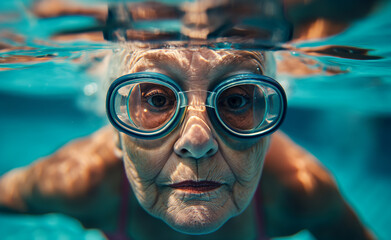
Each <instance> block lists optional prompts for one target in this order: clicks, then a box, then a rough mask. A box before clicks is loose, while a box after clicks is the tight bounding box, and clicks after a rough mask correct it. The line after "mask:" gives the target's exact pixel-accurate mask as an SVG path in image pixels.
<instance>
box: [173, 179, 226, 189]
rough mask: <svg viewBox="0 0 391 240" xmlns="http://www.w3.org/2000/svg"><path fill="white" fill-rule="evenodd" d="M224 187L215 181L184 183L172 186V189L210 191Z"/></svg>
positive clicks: (189, 181) (190, 181)
mask: <svg viewBox="0 0 391 240" xmlns="http://www.w3.org/2000/svg"><path fill="white" fill-rule="evenodd" d="M221 185H222V183H219V182H215V181H192V180H188V181H183V182H178V183H173V184H170V187H172V188H177V189H185V190H186V189H187V190H195V191H210V190H213V189H215V188H218V187H220V186H221Z"/></svg>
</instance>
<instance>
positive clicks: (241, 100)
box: [224, 94, 249, 110]
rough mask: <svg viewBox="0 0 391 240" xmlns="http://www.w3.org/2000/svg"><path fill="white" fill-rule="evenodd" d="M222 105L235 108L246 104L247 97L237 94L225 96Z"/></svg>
mask: <svg viewBox="0 0 391 240" xmlns="http://www.w3.org/2000/svg"><path fill="white" fill-rule="evenodd" d="M224 102H225V103H224V105H225V106H226V107H228V108H230V109H233V110H236V109H240V108H242V107H244V106H246V105H247V104H248V102H249V100H248V98H247V97H245V96H242V95H239V94H235V95H231V96H228V97H226V98H225V101H224Z"/></svg>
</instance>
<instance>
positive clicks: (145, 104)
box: [0, 48, 372, 240]
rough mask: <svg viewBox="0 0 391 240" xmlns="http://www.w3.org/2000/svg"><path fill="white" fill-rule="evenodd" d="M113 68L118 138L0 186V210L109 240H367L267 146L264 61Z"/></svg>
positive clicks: (196, 56)
mask: <svg viewBox="0 0 391 240" xmlns="http://www.w3.org/2000/svg"><path fill="white" fill-rule="evenodd" d="M121 61H122V63H121V66H124V68H123V69H122V70H121V74H118V73H117V77H119V78H118V79H117V80H115V81H113V83H112V84H111V86H110V88H109V91H108V94H107V114H108V117H109V119H110V122H111V123H112V125H113V126H114V127H115V128H116V130H117V131H113V130H112V129H111V128H109V127H107V128H104V129H102V130H100V131H98V132H97V133H95V134H93V135H92V136H91V137H88V138H85V139H81V140H76V141H74V142H72V143H70V144H69V145H67V146H65V147H63V148H62V149H60V150H59V151H58V152H56V153H54V154H53V155H52V156H49V157H47V158H44V159H42V160H40V161H37V162H35V163H33V164H32V165H31V166H29V167H26V168H22V169H16V170H13V171H11V172H9V173H8V174H6V175H5V176H3V177H2V178H1V180H0V204H1V206H2V209H3V210H8V211H14V212H21V213H36V214H38V213H48V212H61V213H64V214H68V215H70V216H73V217H75V218H77V219H79V220H80V221H81V223H82V224H83V225H84V226H85V227H93V228H100V229H102V230H103V231H104V232H105V234H106V235H107V236H108V238H109V239H119V238H121V237H123V238H124V239H125V238H128V239H241V240H242V239H267V238H271V237H277V236H287V235H291V234H295V233H297V232H299V231H301V230H303V229H308V230H309V231H310V232H311V233H312V234H313V235H314V236H315V237H316V238H317V239H372V235H371V234H370V233H369V232H368V231H367V230H366V228H365V227H364V226H363V225H362V223H361V222H360V221H359V219H358V217H357V216H356V214H355V213H354V212H353V211H352V209H351V208H350V207H349V206H348V204H347V203H346V202H345V201H344V200H343V198H342V197H341V195H340V193H339V191H338V189H337V187H336V185H335V183H334V181H333V179H332V177H331V176H330V175H329V174H328V172H327V171H326V170H324V168H323V167H322V166H321V165H320V163H319V162H317V160H316V159H314V157H313V156H311V155H310V154H309V153H308V152H306V151H304V150H303V149H301V148H300V147H299V146H297V145H296V144H294V143H293V142H292V141H291V140H289V139H288V138H287V137H286V136H285V135H283V134H282V133H279V132H277V133H274V134H273V135H271V133H273V132H274V131H275V130H276V129H277V128H278V127H279V125H280V124H281V121H282V120H283V117H284V113H285V109H286V99H285V94H284V90H283V88H282V87H281V86H280V85H279V84H278V83H277V82H276V81H275V80H273V78H272V77H273V74H274V70H275V69H274V66H273V59H272V55H271V54H268V53H264V52H248V51H227V50H224V51H217V50H210V49H206V48H199V49H187V50H180V49H177V50H144V51H141V50H140V51H135V52H133V53H132V54H130V55H126V56H125V57H124V58H123V59H122V60H121ZM121 160H122V161H121ZM261 175H262V178H261ZM129 183H130V184H129ZM129 185H130V186H129ZM131 192H132V193H133V194H131Z"/></svg>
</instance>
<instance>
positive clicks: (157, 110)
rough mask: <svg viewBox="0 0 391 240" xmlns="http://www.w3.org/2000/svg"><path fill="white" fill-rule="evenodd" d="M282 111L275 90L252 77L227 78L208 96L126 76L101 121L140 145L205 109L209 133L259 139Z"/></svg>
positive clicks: (151, 76) (152, 77)
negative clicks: (141, 140) (190, 112)
mask: <svg viewBox="0 0 391 240" xmlns="http://www.w3.org/2000/svg"><path fill="white" fill-rule="evenodd" d="M286 107H287V101H286V96H285V92H284V90H283V88H282V87H281V86H280V84H278V83H277V82H276V81H275V80H274V79H272V78H270V77H267V76H263V75H257V74H239V75H235V76H231V77H228V78H227V79H225V80H224V81H222V82H220V83H219V84H218V85H217V86H216V87H214V89H213V90H212V91H204V90H191V91H183V90H182V89H181V88H180V86H179V85H178V84H177V83H176V82H175V81H174V80H172V79H171V78H169V77H168V76H166V75H163V74H160V73H153V72H140V73H132V74H127V75H124V76H122V77H120V78H118V79H116V80H115V81H114V82H113V83H112V84H111V86H110V88H109V90H108V93H107V98H106V110H107V115H108V118H109V120H110V122H111V123H112V124H113V126H114V127H116V128H117V129H118V130H119V131H121V132H123V133H126V134H128V135H130V136H134V137H138V138H146V139H156V138H160V137H163V136H165V135H167V134H168V133H170V132H171V131H172V130H173V129H175V127H176V126H177V125H178V124H179V123H180V122H181V121H182V119H183V118H184V115H185V112H186V109H190V108H193V109H198V110H205V109H207V111H208V116H209V118H210V119H211V122H212V124H213V125H214V127H221V128H223V129H225V130H226V131H227V132H228V133H229V134H232V135H233V136H236V137H245V138H248V137H260V136H263V135H266V134H269V133H271V132H273V131H275V130H276V129H277V128H278V127H279V125H280V124H281V123H282V120H283V118H284V116H285V110H286Z"/></svg>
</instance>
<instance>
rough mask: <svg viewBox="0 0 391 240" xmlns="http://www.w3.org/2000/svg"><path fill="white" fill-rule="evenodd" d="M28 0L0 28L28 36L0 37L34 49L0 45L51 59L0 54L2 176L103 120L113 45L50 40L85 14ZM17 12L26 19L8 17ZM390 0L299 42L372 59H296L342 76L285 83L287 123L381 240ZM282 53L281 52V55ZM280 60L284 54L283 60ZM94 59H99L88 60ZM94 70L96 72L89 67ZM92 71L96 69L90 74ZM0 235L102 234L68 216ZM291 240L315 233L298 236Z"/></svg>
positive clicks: (25, 222)
mask: <svg viewBox="0 0 391 240" xmlns="http://www.w3.org/2000/svg"><path fill="white" fill-rule="evenodd" d="M28 4H29V1H14V2H8V1H3V2H2V3H0V16H7V17H9V18H11V21H5V20H4V18H1V17H0V34H2V33H4V32H6V30H7V31H8V30H9V28H10V29H11V30H13V31H15V32H18V33H20V34H21V35H23V36H25V37H26V39H25V42H24V43H18V42H17V41H15V40H13V39H10V38H9V37H7V36H8V35H0V40H2V42H5V43H12V44H13V45H18V44H19V45H20V46H23V45H27V46H30V47H34V48H35V49H33V50H23V49H15V50H12V51H1V52H0V58H1V59H2V58H6V57H10V56H19V55H24V56H35V57H36V56H40V57H42V58H44V57H45V56H55V57H53V58H51V59H50V60H49V61H43V60H42V61H36V62H27V63H26V62H22V63H17V62H7V63H4V62H1V59H0V69H1V71H0V175H1V174H3V173H5V172H7V171H9V170H11V169H13V168H15V167H21V166H25V165H28V164H29V163H31V162H32V161H34V160H36V159H38V158H40V157H43V156H46V155H48V154H51V153H53V152H54V151H55V150H57V149H58V148H59V147H61V146H62V145H64V144H65V143H67V142H68V141H70V140H72V139H74V138H77V137H82V136H86V135H88V134H90V133H92V132H94V131H95V130H97V129H99V128H100V127H102V126H104V125H106V124H107V120H106V118H105V116H104V113H102V110H101V108H99V107H97V105H98V104H99V103H101V102H100V97H99V96H98V94H97V92H96V89H97V88H99V87H101V85H100V83H99V82H98V81H96V76H97V72H94V71H97V69H95V68H93V67H94V66H93V65H94V64H95V63H98V62H99V61H101V59H102V56H103V55H104V54H105V52H106V51H107V49H108V48H109V47H108V46H107V45H106V44H105V43H103V42H98V43H96V42H94V43H92V42H88V41H78V42H62V43H61V44H57V45H52V44H48V43H42V42H39V41H36V39H47V38H48V36H50V35H51V33H53V31H55V30H56V29H55V28H59V27H64V26H65V27H66V28H72V27H74V26H80V25H85V26H89V25H90V24H92V22H93V20H92V19H91V18H89V17H84V16H70V17H61V18H50V19H35V18H34V17H32V16H31V15H29V14H28V12H25V8H26V6H28ZM10 10H15V11H16V12H17V13H20V14H21V15H20V16H18V17H17V18H16V17H15V19H12V18H13V17H14V15H12V14H10V13H9V11H10ZM390 11H391V4H385V5H384V6H383V7H382V9H380V10H379V11H378V12H377V13H376V14H375V15H371V16H369V17H367V18H366V19H363V20H361V21H359V22H357V23H355V24H353V25H352V26H350V28H348V29H347V30H346V31H345V32H343V33H341V34H339V35H337V36H334V37H331V38H327V39H324V40H319V41H314V42H305V43H300V44H297V45H296V47H298V48H301V47H315V46H324V45H349V46H353V47H359V48H365V49H371V51H370V52H369V54H370V55H373V56H381V57H382V58H380V59H374V60H353V59H342V58H336V57H332V56H309V55H306V54H304V53H300V51H297V52H295V53H292V54H291V55H292V56H294V57H297V58H303V59H311V60H314V61H316V64H315V65H312V67H313V68H319V69H327V68H334V69H335V68H337V69H342V70H344V71H346V73H343V74H337V75H330V74H326V73H321V74H320V75H319V74H317V75H305V76H290V75H289V74H281V75H280V76H279V78H278V79H279V80H280V81H281V82H283V84H285V86H286V87H287V89H288V96H289V110H288V114H287V119H286V121H285V122H284V124H283V126H282V129H283V130H284V131H285V132H286V133H287V134H288V135H289V136H291V137H292V138H293V139H294V140H295V141H296V142H298V143H299V144H300V145H302V146H303V147H305V148H306V149H308V150H309V151H310V152H312V153H313V154H314V155H315V156H316V157H317V158H318V159H319V160H320V161H321V162H322V163H323V164H324V165H325V166H326V167H327V168H328V169H329V171H330V172H331V173H332V174H333V175H334V176H335V178H336V180H337V183H338V185H339V187H340V188H341V192H342V193H343V195H344V197H345V198H346V199H348V201H349V202H350V203H351V205H352V206H353V207H354V209H355V210H356V211H357V213H358V214H359V216H360V217H361V219H362V220H363V221H364V222H365V223H366V224H367V225H368V226H369V227H370V228H371V229H372V230H373V231H374V233H375V234H376V235H377V236H378V237H379V239H390V238H391V229H390V228H389V222H390V221H391V208H390V207H389V203H390V202H391V174H390V173H391V161H390V160H391V159H390V157H389V156H390V155H391V148H390V147H389V146H390V144H391V72H390V71H389V69H390V66H391V44H389V43H390V41H391V17H390V16H389V12H390ZM281 56H283V53H281ZM281 58H282V57H281ZM92 63H94V64H92ZM88 72H90V73H91V72H92V74H90V73H88ZM94 73H95V75H94ZM0 236H1V237H0V238H1V239H103V237H102V235H101V234H100V233H99V231H97V230H85V229H83V228H82V227H81V226H80V224H79V223H78V222H77V221H76V220H75V219H72V218H69V217H67V216H63V215H60V214H50V215H44V216H29V215H28V216H27V215H7V214H0ZM289 239H301V240H304V239H311V237H310V236H309V235H308V234H307V233H306V232H303V233H300V234H299V235H297V236H294V237H291V238H289Z"/></svg>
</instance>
